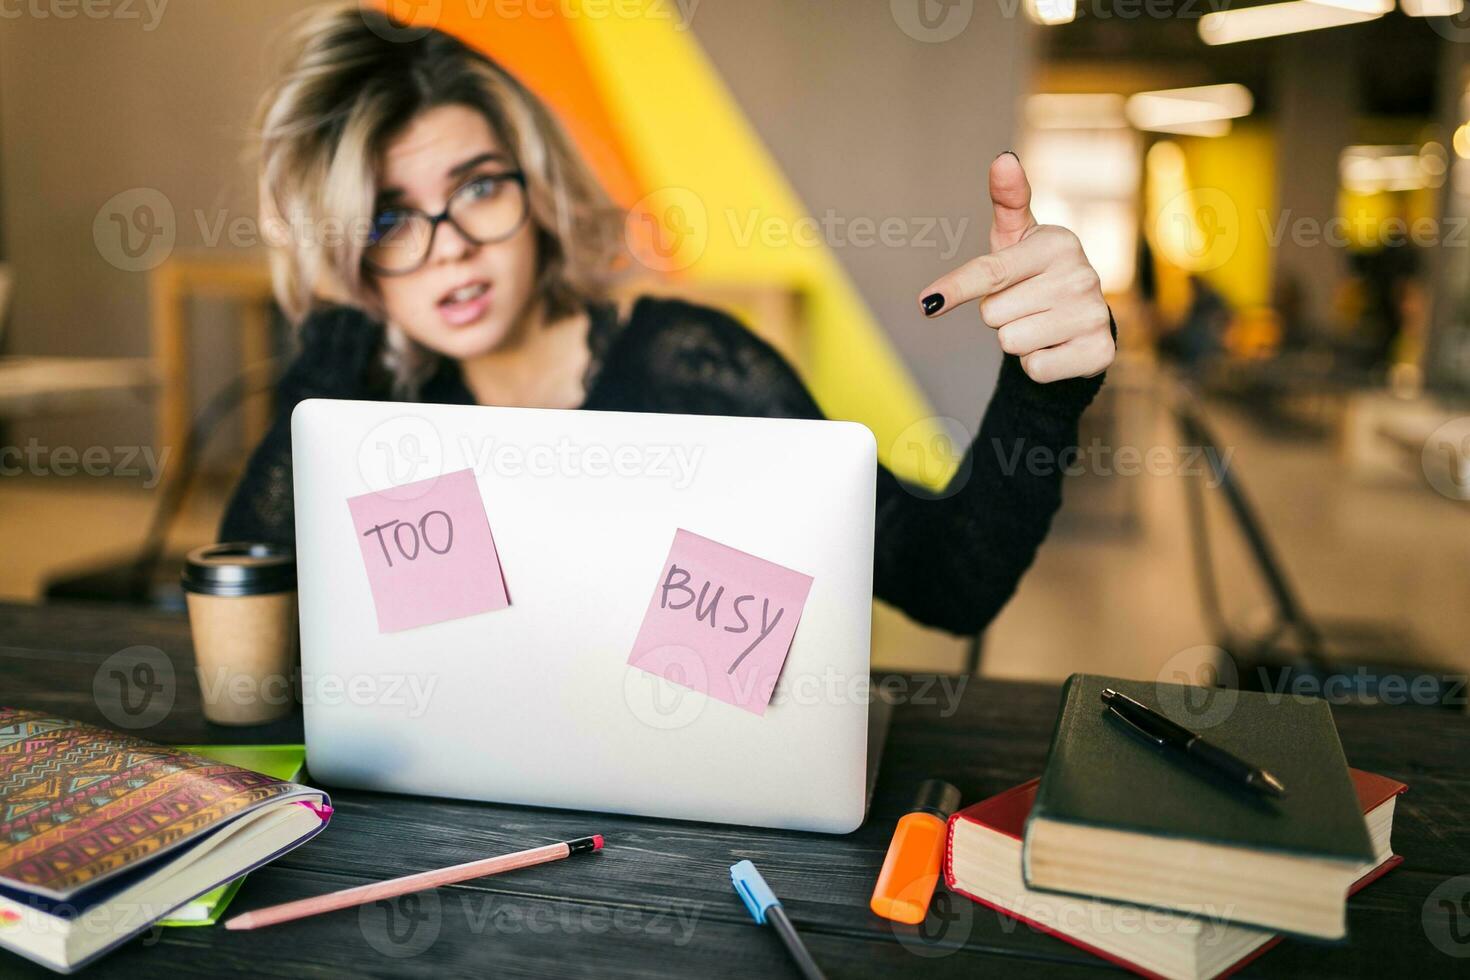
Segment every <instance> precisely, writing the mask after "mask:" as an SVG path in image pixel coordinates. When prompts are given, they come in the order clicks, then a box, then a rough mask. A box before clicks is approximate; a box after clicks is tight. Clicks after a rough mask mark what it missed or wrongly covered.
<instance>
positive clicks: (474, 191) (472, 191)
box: [461, 177, 502, 200]
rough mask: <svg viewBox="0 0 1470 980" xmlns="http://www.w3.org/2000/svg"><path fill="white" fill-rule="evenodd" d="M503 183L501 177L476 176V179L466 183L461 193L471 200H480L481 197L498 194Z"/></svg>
mask: <svg viewBox="0 0 1470 980" xmlns="http://www.w3.org/2000/svg"><path fill="white" fill-rule="evenodd" d="M501 183H502V180H501V179H500V178H499V177H476V178H475V179H474V180H472V181H470V182H469V183H468V184H465V185H464V188H463V190H462V191H461V193H463V194H464V195H465V197H468V198H470V199H471V200H478V199H479V198H484V197H494V196H495V195H496V194H498V193H500V185H501Z"/></svg>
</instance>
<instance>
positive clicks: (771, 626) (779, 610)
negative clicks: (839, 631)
mask: <svg viewBox="0 0 1470 980" xmlns="http://www.w3.org/2000/svg"><path fill="white" fill-rule="evenodd" d="M811 587H812V577H811V576H810V575H803V574H802V573H801V572H794V571H792V570H791V569H789V568H786V567H784V566H782V565H777V564H776V563H775V562H770V561H766V560H765V559H764V558H757V557H756V556H755V555H751V554H747V553H746V552H744V551H739V550H737V549H735V548H731V547H728V546H727V545H723V544H720V543H719V542H718V541H711V540H710V539H709V538H706V537H701V536H700V535H698V534H694V533H693V532H691V531H686V530H684V529H683V528H679V529H678V530H677V531H676V532H675V533H674V543H673V546H672V547H670V548H669V556H668V558H666V559H664V563H663V566H662V567H661V568H660V570H659V575H658V582H657V583H656V584H655V586H654V590H653V599H652V600H650V601H649V603H648V611H647V612H645V613H644V614H643V626H642V627H641V628H640V629H639V630H638V638H637V639H636V640H634V641H633V652H632V653H631V654H629V656H628V663H629V664H631V665H632V666H634V667H639V668H642V669H643V670H646V671H648V672H649V673H651V674H657V675H658V676H660V677H662V678H664V679H665V680H669V681H673V682H674V683H676V684H680V685H683V686H684V687H688V688H691V689H693V690H696V691H703V692H704V693H705V694H708V695H709V696H710V697H713V698H718V699H719V700H721V701H724V702H726V703H728V704H733V705H735V706H736V707H739V708H744V709H745V710H746V711H750V712H753V713H755V714H758V715H763V714H765V713H766V706H767V705H768V704H769V703H770V700H771V694H772V692H773V691H775V689H776V678H777V677H779V676H780V674H781V667H782V665H783V664H785V663H786V654H787V653H788V652H790V650H791V640H792V638H793V637H795V636H796V624H797V623H798V622H799V621H800V620H801V610H802V607H803V606H805V605H806V597H807V593H809V592H810V591H811Z"/></svg>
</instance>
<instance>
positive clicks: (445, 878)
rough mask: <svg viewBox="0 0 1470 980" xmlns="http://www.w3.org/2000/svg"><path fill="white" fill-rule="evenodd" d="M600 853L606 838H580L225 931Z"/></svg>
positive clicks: (319, 899) (252, 917) (284, 909)
mask: <svg viewBox="0 0 1470 980" xmlns="http://www.w3.org/2000/svg"><path fill="white" fill-rule="evenodd" d="M600 850H602V835H601V834H593V835H592V836H591V837H579V838H577V839H576V840H569V841H561V842H560V843H556V844H547V845H546V846H544V847H533V848H531V849H530V850H526V851H517V852H516V853H514V854H502V855H500V856H499V857H492V858H483V859H481V860H479V861H469V862H466V863H465V864H455V865H451V866H450V867H447V868H438V869H437V870H434V871H420V872H419V873H417V874H411V875H404V876H403V877H402V878H390V879H388V880H387V881H379V882H374V883H373V884H371V885H358V886H357V887H355V888H345V889H343V890H342V891H339V892H329V893H327V894H325V895H317V896H315V897H313V898H302V899H297V900H296V901H294V902H285V903H283V904H281V905H271V906H269V907H267V908H263V909H256V910H255V911H254V912H245V913H243V914H241V915H237V916H234V917H233V918H230V919H228V920H226V921H225V928H226V929H259V928H261V927H262V926H273V925H277V924H278V923H281V922H290V921H291V920H293V919H304V918H306V917H307V916H309V915H320V914H321V913H323V912H334V911H336V910H337V909H345V908H351V907H352V906H354V905H365V904H367V903H368V902H376V901H379V900H381V899H385V898H396V897H397V896H399V895H407V894H409V893H410V892H418V891H423V890H424V889H426V888H438V887H439V886H440V885H452V884H454V883H455V882H459V881H469V880H470V879H471V878H484V877H486V876H488V875H498V874H502V873H504V872H506V871H515V870H516V869H517V868H529V867H531V866H532V865H536V864H546V863H548V862H550V861H560V860H561V859H562V858H568V857H571V856H572V855H573V854H591V853H592V852H594V851H600Z"/></svg>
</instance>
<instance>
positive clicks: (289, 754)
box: [157, 745, 306, 926]
mask: <svg viewBox="0 0 1470 980" xmlns="http://www.w3.org/2000/svg"><path fill="white" fill-rule="evenodd" d="M178 748H179V749H180V750H181V751H184V752H192V753H194V754H195V755H202V756H204V757H205V758H206V759H214V760H215V761H216V762H224V763H227V764H228V765H232V766H239V767H240V768H241V769H249V770H252V771H253V772H261V773H265V774H266V775H267V776H274V777H275V778H276V779H284V780H288V781H289V780H294V779H296V777H298V776H300V775H301V767H302V766H303V765H304V764H305V763H306V746H304V745H180V746H178ZM244 881H245V876H244V875H241V876H240V877H238V878H236V879H235V880H234V881H230V882H227V883H225V884H223V885H220V886H219V887H218V888H216V889H214V890H213V891H209V892H205V893H204V894H203V895H200V896H199V897H198V898H196V899H194V901H192V902H190V903H189V904H187V905H181V906H179V907H178V908H177V909H174V912H173V914H172V915H170V916H169V917H168V918H166V919H160V920H159V921H158V923H157V924H158V925H161V926H212V925H214V924H215V923H216V922H218V921H219V917H220V916H221V915H223V914H224V911H225V909H227V908H229V906H230V902H231V901H232V900H233V899H234V897H235V893H236V892H237V891H239V890H240V885H242V884H243V883H244Z"/></svg>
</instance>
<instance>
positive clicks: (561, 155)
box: [258, 2, 623, 396]
mask: <svg viewBox="0 0 1470 980" xmlns="http://www.w3.org/2000/svg"><path fill="white" fill-rule="evenodd" d="M289 51H290V54H289V61H288V66H287V68H286V69H285V71H284V72H283V73H282V74H281V75H280V77H279V78H278V80H277V81H276V82H275V84H273V85H272V86H271V88H270V89H269V91H268V92H267V93H266V95H265V98H264V99H263V100H262V102H261V108H260V114H259V120H258V126H259V139H260V144H259V145H260V161H259V166H260V170H259V180H260V209H261V224H262V228H264V229H265V230H266V238H267V240H268V241H269V242H270V243H271V245H272V248H271V274H272V279H273V282H274V288H275V294H276V300H277V302H278V303H279V304H280V306H281V309H282V310H283V311H284V312H285V313H286V315H287V317H289V318H290V319H291V321H292V322H293V323H297V324H299V323H300V322H301V321H302V320H303V319H305V318H306V316H307V314H309V313H310V312H311V311H312V310H313V308H315V307H316V306H318V305H320V304H322V303H324V302H325V303H345V304H349V305H352V306H356V307H358V308H360V309H362V310H364V311H365V312H367V313H368V314H370V315H372V316H374V317H376V318H378V319H380V320H384V321H386V319H387V318H386V316H385V314H384V311H383V310H382V307H381V303H380V302H379V301H378V298H377V294H376V290H375V289H374V288H373V285H372V281H371V279H369V278H368V277H367V275H366V274H365V273H364V270H363V267H362V252H363V248H364V246H365V244H366V240H367V231H368V229H369V228H370V227H371V222H372V218H373V204H374V199H375V197H376V190H377V180H378V173H377V170H378V165H379V159H380V155H381V153H382V151H383V149H384V147H385V144H386V143H387V141H388V140H390V139H391V138H392V137H393V135H394V134H395V133H397V132H398V131H399V130H401V129H402V127H403V126H405V125H406V124H407V123H408V122H409V120H411V119H412V118H413V117H414V116H415V115H417V114H418V113H419V112H422V111H424V110H426V109H430V108H434V107H436V106H441V105H463V106H467V107H469V108H472V109H475V110H478V111H479V112H481V113H482V114H483V115H484V116H485V119H486V121H487V122H489V124H490V128H491V130H492V131H493V132H494V133H495V134H496V136H497V137H498V138H499V139H500V141H501V142H502V144H503V145H504V147H505V149H506V151H507V152H508V153H509V154H510V155H511V157H512V158H513V160H514V162H515V164H516V166H517V167H519V169H520V170H522V171H523V172H524V173H525V177H526V195H527V199H528V202H529V210H530V216H531V221H532V223H533V224H534V226H535V228H536V233H537V234H536V239H537V261H538V279H537V284H536V292H537V295H538V296H539V298H540V300H541V301H542V304H543V306H544V309H545V312H546V315H547V316H548V317H556V316H561V315H565V314H567V313H570V312H573V311H575V310H577V309H578V308H580V307H582V306H585V305H586V304H588V303H593V302H599V301H602V300H604V299H605V298H606V296H607V293H608V289H609V287H610V285H611V281H612V278H613V276H614V270H615V269H616V268H617V266H618V263H619V259H620V256H621V254H622V249H621V243H622V235H621V231H622V217H623V216H622V214H621V213H620V212H619V211H618V210H617V209H616V208H615V207H614V206H613V205H612V202H611V201H610V200H609V198H608V197H607V195H606V193H605V192H604V191H603V189H602V187H601V185H599V184H598V182H597V180H596V179H595V178H594V177H593V175H592V174H591V172H590V171H589V170H588V169H587V167H586V165H585V164H584V163H583V162H582V160H581V158H580V157H579V156H578V155H577V153H576V150H575V149H574V148H573V146H572V143H571V141H570V140H569V139H568V138H567V136H566V135H565V133H563V131H562V129H561V127H560V126H559V125H558V124H557V122H556V120H555V118H554V117H553V116H552V115H551V113H550V112H549V111H548V110H547V108H546V106H545V105H543V104H542V103H541V101H540V100H539V99H537V98H536V96H534V95H533V94H531V92H530V91H528V90H527V89H526V88H525V87H524V86H523V85H521V83H520V82H519V81H517V80H516V79H515V78H514V77H513V76H511V75H510V74H509V73H508V72H506V71H505V70H504V69H503V68H501V67H500V66H499V65H498V64H496V63H495V62H494V61H492V60H491V59H490V58H487V57H486V56H485V55H483V54H481V53H480V52H478V51H475V50H474V49H472V48H470V47H469V46H468V45H466V44H464V43H463V42H461V41H459V40H457V39H456V38H454V37H451V36H450V35H448V34H445V33H443V32H441V31H437V30H426V29H421V28H417V27H405V26H403V25H401V24H399V23H397V22H395V21H393V20H391V19H390V18H389V17H388V16H387V15H386V14H384V13H382V12H381V11H377V10H371V9H366V7H365V6H359V5H358V4H357V3H356V2H347V3H341V4H332V5H329V6H326V7H322V8H319V9H317V10H314V11H312V12H311V13H310V14H309V15H308V16H307V17H305V18H304V19H303V20H302V22H301V24H300V25H299V27H298V29H297V30H296V31H295V33H294V36H293V39H292V43H291V45H290V48H289ZM302 222H304V223H305V224H301V223H302ZM298 228H305V229H307V232H308V233H307V234H300V233H298V232H297V229H298ZM272 231H274V232H275V233H274V234H273V233H272ZM385 326H386V328H387V341H388V342H387V344H386V346H385V350H384V360H385V366H386V367H387V368H388V369H389V371H390V372H391V374H392V376H393V381H394V391H395V394H397V395H400V396H412V395H413V394H414V393H415V392H416V391H417V389H418V386H419V385H420V384H422V382H423V381H424V380H426V378H427V376H428V375H429V374H430V373H432V369H433V366H434V364H435V362H436V357H435V355H433V354H432V353H431V352H429V351H427V350H426V349H424V348H422V347H420V346H419V345H418V344H416V343H414V342H413V341H411V340H410V339H409V338H408V337H407V336H406V335H404V334H403V332H402V331H401V330H399V329H397V328H396V327H395V326H394V325H393V324H392V323H385Z"/></svg>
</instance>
